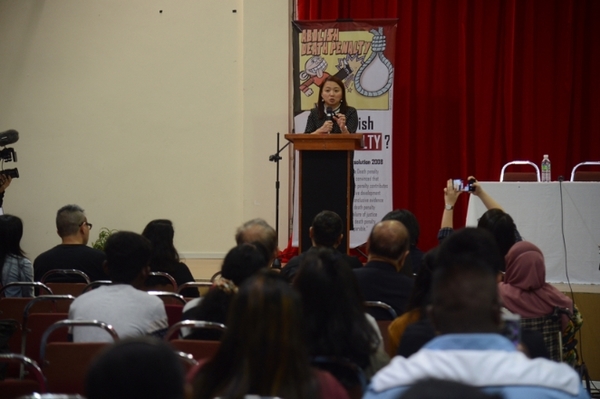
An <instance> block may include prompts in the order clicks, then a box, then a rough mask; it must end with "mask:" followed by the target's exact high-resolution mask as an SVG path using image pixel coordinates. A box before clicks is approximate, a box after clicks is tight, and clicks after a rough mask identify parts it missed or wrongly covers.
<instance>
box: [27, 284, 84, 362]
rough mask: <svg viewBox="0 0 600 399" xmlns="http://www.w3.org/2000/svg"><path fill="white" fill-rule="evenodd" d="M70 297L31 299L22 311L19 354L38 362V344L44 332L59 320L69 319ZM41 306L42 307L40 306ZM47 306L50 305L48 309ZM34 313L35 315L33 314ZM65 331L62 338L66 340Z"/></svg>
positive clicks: (47, 296)
mask: <svg viewBox="0 0 600 399" xmlns="http://www.w3.org/2000/svg"><path fill="white" fill-rule="evenodd" d="M74 299H75V297H74V296H72V295H45V296H39V297H37V298H33V299H32V300H31V301H30V302H29V303H28V304H27V305H26V306H25V308H24V309H23V324H22V333H21V354H22V355H25V356H27V357H29V358H31V359H33V360H35V361H36V362H39V361H40V358H39V354H40V342H41V339H42V335H43V334H44V331H46V329H47V328H48V327H49V326H50V325H52V324H53V323H55V322H57V321H59V320H65V319H67V318H68V317H69V314H68V311H69V306H70V305H71V303H72V302H73V300H74ZM40 305H42V306H40ZM48 305H51V307H50V308H49V307H48ZM34 312H35V313H34ZM66 335H67V334H66V331H65V334H64V335H63V336H61V338H62V337H64V338H65V340H66Z"/></svg>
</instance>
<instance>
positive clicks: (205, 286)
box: [177, 281, 213, 296]
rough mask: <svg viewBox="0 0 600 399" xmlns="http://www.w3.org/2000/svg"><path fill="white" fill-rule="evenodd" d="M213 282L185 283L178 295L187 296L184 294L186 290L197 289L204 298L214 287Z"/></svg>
mask: <svg viewBox="0 0 600 399" xmlns="http://www.w3.org/2000/svg"><path fill="white" fill-rule="evenodd" d="M212 284H213V283H212V282H211V281H190V282H187V283H183V284H181V285H180V286H179V288H178V289H177V293H178V294H179V295H183V296H185V294H184V292H185V290H187V289H188V288H196V289H198V293H199V294H200V295H201V296H203V295H206V292H207V291H208V289H209V288H210V287H212Z"/></svg>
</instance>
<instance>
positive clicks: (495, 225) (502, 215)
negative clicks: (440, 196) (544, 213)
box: [438, 176, 523, 271]
mask: <svg viewBox="0 0 600 399" xmlns="http://www.w3.org/2000/svg"><path fill="white" fill-rule="evenodd" d="M469 179H473V180H475V182H474V183H473V184H472V186H473V187H474V191H472V192H471V194H473V195H475V196H477V197H478V198H479V199H480V200H481V202H483V204H484V205H485V207H486V208H487V211H486V212H485V213H484V214H483V215H482V216H481V218H480V219H479V222H478V223H477V227H480V228H482V229H485V230H487V231H489V232H490V233H492V235H493V236H494V239H495V240H496V243H497V244H498V248H499V249H500V254H501V255H502V256H505V255H506V254H507V253H508V250H509V249H510V247H512V246H513V244H514V243H515V242H518V241H522V240H523V239H522V238H521V235H520V234H519V231H518V230H517V226H516V225H515V222H514V221H513V219H512V217H511V216H510V215H509V214H508V213H506V212H504V209H502V206H500V204H499V203H498V202H496V200H494V199H493V198H492V197H491V196H490V195H489V194H488V193H487V192H486V191H485V190H484V189H483V188H482V187H481V186H480V185H479V182H477V180H476V179H475V178H474V177H473V176H469ZM463 192H464V191H458V190H456V188H455V187H454V183H453V180H452V179H450V180H448V181H447V182H446V188H444V201H445V202H446V207H445V209H444V213H443V214H442V225H441V228H440V231H439V233H438V240H439V241H440V242H441V241H442V240H443V239H444V238H446V237H448V236H449V235H450V234H452V232H453V231H454V229H453V217H454V205H455V204H456V201H457V200H458V197H459V196H460V195H461V194H462V193H463ZM500 270H502V271H504V266H503V267H502V268H501V269H500Z"/></svg>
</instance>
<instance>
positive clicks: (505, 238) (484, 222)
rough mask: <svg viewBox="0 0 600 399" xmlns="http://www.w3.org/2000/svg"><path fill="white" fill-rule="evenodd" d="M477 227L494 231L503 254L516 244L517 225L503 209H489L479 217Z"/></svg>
mask: <svg viewBox="0 0 600 399" xmlns="http://www.w3.org/2000/svg"><path fill="white" fill-rule="evenodd" d="M477 227H479V228H482V229H484V230H487V231H489V232H490V233H492V235H493V236H494V239H495V240H496V243H497V244H498V249H499V250H500V254H501V255H502V256H505V255H506V254H507V253H508V250H509V249H510V247H512V246H513V245H514V244H515V241H516V235H515V233H516V231H517V226H516V225H515V222H514V221H513V219H512V217H510V215H509V214H508V213H506V212H504V211H503V210H501V209H496V208H494V209H489V210H487V211H486V212H485V213H484V214H483V215H482V216H481V218H480V219H479V222H478V223H477ZM502 270H504V269H502Z"/></svg>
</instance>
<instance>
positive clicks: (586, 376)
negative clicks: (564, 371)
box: [575, 362, 592, 396]
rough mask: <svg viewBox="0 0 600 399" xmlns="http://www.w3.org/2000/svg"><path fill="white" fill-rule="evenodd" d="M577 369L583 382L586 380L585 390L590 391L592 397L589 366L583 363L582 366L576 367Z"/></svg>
mask: <svg viewBox="0 0 600 399" xmlns="http://www.w3.org/2000/svg"><path fill="white" fill-rule="evenodd" d="M575 369H576V370H577V373H578V374H579V378H581V380H585V389H586V390H587V391H588V394H589V395H590V396H592V387H591V379H590V373H589V371H588V368H587V366H586V365H585V363H583V362H582V363H581V364H578V365H577V366H575Z"/></svg>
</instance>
